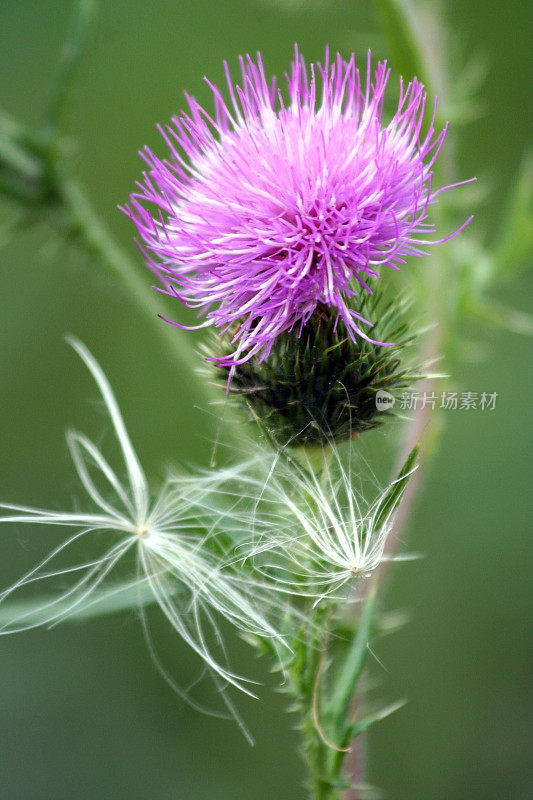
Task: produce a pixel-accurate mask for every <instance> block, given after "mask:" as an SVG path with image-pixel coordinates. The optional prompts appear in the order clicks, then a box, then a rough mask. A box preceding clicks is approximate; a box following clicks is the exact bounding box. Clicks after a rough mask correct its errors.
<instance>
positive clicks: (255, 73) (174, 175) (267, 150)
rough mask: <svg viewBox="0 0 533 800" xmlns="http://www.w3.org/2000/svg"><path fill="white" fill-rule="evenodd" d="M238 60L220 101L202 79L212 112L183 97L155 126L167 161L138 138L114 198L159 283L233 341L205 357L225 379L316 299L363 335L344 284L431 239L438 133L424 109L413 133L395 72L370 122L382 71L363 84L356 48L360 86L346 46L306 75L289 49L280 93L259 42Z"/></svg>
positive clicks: (414, 111) (411, 99)
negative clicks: (394, 94) (387, 117)
mask: <svg viewBox="0 0 533 800" xmlns="http://www.w3.org/2000/svg"><path fill="white" fill-rule="evenodd" d="M240 66H241V73H242V86H235V85H234V84H233V82H232V80H231V77H230V74H229V70H228V67H227V65H225V68H226V77H227V83H228V89H229V96H230V102H229V103H226V102H225V101H224V99H223V97H222V94H221V92H220V91H219V89H218V88H217V87H216V86H214V85H212V84H211V83H210V82H209V81H207V82H208V85H209V86H210V88H211V90H212V92H213V96H214V105H215V112H214V116H211V115H210V114H209V113H208V112H207V111H206V110H205V109H203V108H202V107H201V106H200V105H199V104H198V103H197V101H196V100H194V98H191V97H188V96H187V101H188V104H189V112H188V113H185V112H182V113H181V114H180V115H179V116H177V117H174V118H173V120H172V125H169V126H167V127H166V128H165V129H163V128H162V127H161V126H160V127H159V130H160V133H161V135H162V136H163V138H164V140H165V142H166V143H167V145H168V147H169V148H170V158H169V159H168V160H161V159H160V158H158V157H157V156H156V155H154V153H152V152H151V150H149V149H148V148H147V147H145V148H144V150H143V151H142V152H141V155H142V157H143V158H144V160H145V161H146V163H147V164H148V167H149V170H148V172H145V173H144V181H143V183H139V184H138V186H139V189H140V192H136V193H134V194H132V195H131V197H130V200H131V206H129V207H128V208H126V209H124V210H125V211H126V213H127V214H128V215H129V216H130V217H131V219H133V221H134V222H135V224H136V225H137V228H138V230H139V233H140V235H141V237H142V239H143V241H144V245H145V246H144V247H143V248H142V249H143V252H145V254H146V257H147V260H148V266H149V267H150V268H151V269H152V270H153V272H154V273H156V274H157V276H158V277H159V279H160V280H161V282H162V284H163V287H164V288H162V289H161V291H163V292H165V293H166V294H169V295H171V296H175V297H178V298H179V299H180V300H181V301H182V303H184V304H185V305H186V306H188V307H189V308H195V309H198V310H199V311H200V312H202V313H203V314H204V315H205V317H206V319H205V321H204V322H203V323H202V325H199V326H198V327H203V326H205V325H214V326H216V327H217V328H218V329H220V331H221V332H222V333H224V332H227V331H230V335H231V337H232V339H231V340H232V343H233V345H234V347H235V349H234V352H232V353H231V354H230V355H221V356H218V357H216V358H215V359H213V360H215V361H216V362H217V363H218V364H220V365H221V366H226V367H230V368H231V370H230V379H231V375H232V374H233V371H234V369H235V367H236V366H237V365H238V364H241V363H243V362H245V361H247V360H248V359H249V358H251V357H252V356H254V355H257V356H258V359H259V361H262V360H263V359H265V358H266V357H267V356H268V354H269V352H270V351H271V348H272V345H273V343H274V342H275V340H276V337H277V336H278V335H279V334H280V333H282V332H283V331H287V330H291V329H292V328H293V327H294V326H295V325H298V326H299V328H300V330H301V328H302V327H303V326H304V325H305V323H306V322H307V321H308V320H309V318H310V317H311V315H312V314H313V312H314V310H315V309H316V307H317V305H318V304H319V303H321V304H325V305H328V306H330V307H333V308H334V309H335V310H336V312H337V318H339V317H340V318H341V319H342V321H343V323H344V325H345V327H346V330H347V332H348V334H349V336H350V337H351V338H352V339H354V338H355V337H357V336H363V337H364V338H369V337H368V335H367V334H366V333H365V332H364V331H363V330H362V329H361V325H371V324H372V323H371V322H370V321H369V320H366V319H364V318H363V317H362V315H361V314H359V313H358V311H357V308H356V307H355V308H354V307H353V306H356V305H357V304H356V301H354V300H353V298H354V296H355V295H356V294H357V291H358V290H360V288H361V287H362V288H363V290H366V291H368V292H370V293H371V289H370V287H369V286H368V284H367V280H368V279H374V278H377V277H379V275H378V269H379V267H381V266H387V267H391V268H393V269H398V264H400V263H405V257H406V256H421V255H425V252H424V250H423V249H422V248H423V246H424V245H428V244H435V243H436V242H430V241H428V240H427V238H426V237H427V234H428V233H429V232H432V231H433V230H434V229H433V226H432V225H431V224H430V223H428V222H426V219H427V213H428V207H429V206H430V205H431V204H432V203H434V202H435V198H436V197H437V195H438V194H439V192H440V191H442V189H438V190H436V191H434V190H433V188H432V166H433V164H434V162H435V159H436V158H437V156H438V154H439V151H440V149H441V147H442V144H443V142H444V138H445V135H446V129H447V126H445V127H444V129H443V130H442V131H440V132H439V133H437V132H436V131H435V127H434V122H435V111H436V105H435V106H434V109H433V114H432V118H431V121H430V123H429V126H428V127H427V131H426V132H425V133H424V135H422V134H421V130H422V122H423V117H424V110H425V105H426V95H425V93H424V87H423V86H422V85H421V84H420V83H419V82H418V81H417V80H416V79H414V80H413V81H412V82H411V83H409V85H408V86H404V84H403V81H400V97H399V100H398V107H397V110H396V112H395V113H394V115H393V117H392V119H391V121H390V122H389V123H388V125H386V126H382V110H383V99H384V94H385V88H386V85H387V80H388V78H389V74H390V70H389V69H388V68H387V65H386V63H385V62H384V63H380V64H378V66H377V68H376V70H375V73H374V77H373V80H372V76H371V65H370V53H369V54H368V63H367V74H366V82H365V83H362V81H361V76H360V73H359V70H358V69H356V66H355V56H354V55H352V56H351V58H350V60H349V61H344V60H343V59H342V58H341V57H340V55H337V57H336V59H335V60H334V62H333V63H330V62H329V56H328V52H327V51H326V58H325V63H324V64H323V65H322V64H317V65H316V66H315V65H314V64H311V66H310V70H309V71H308V69H307V67H306V65H305V61H304V59H303V57H302V56H300V55H299V54H298V50H297V49H296V52H295V57H294V60H293V63H292V70H291V73H290V75H287V76H286V79H287V85H288V95H289V102H288V103H286V102H285V101H284V99H283V97H282V95H281V93H280V92H279V90H278V89H277V88H276V83H275V81H272V82H271V83H268V82H267V80H266V77H265V73H264V69H263V64H262V61H261V57H260V55H259V54H258V55H257V61H256V62H254V61H253V60H252V59H251V58H250V56H247V57H246V59H242V58H241V59H240ZM445 188H450V187H445ZM465 224H466V223H465ZM462 227H464V226H462ZM461 229H462V228H460V229H459V230H461ZM457 232H458V231H456V233H457ZM452 235H454V234H452ZM447 238H450V237H447ZM441 241H445V240H441ZM167 321H169V320H167ZM173 324H176V325H178V327H185V326H182V325H179V324H178V323H173ZM370 341H372V340H370ZM378 344H379V343H378Z"/></svg>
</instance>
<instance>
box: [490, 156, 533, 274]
mask: <svg viewBox="0 0 533 800" xmlns="http://www.w3.org/2000/svg"><path fill="white" fill-rule="evenodd" d="M532 253H533V153H530V154H528V155H527V156H526V157H525V159H524V162H523V164H522V166H521V168H520V172H519V173H518V176H517V179H516V182H515V184H514V187H513V190H512V192H511V196H510V197H509V201H508V203H507V207H506V209H505V212H504V219H503V223H502V227H501V233H500V236H499V239H498V241H497V242H496V245H495V248H494V250H493V257H494V262H495V264H496V270H497V274H498V275H499V276H502V277H503V276H505V277H507V276H508V275H516V274H517V273H518V272H519V271H520V269H521V268H522V267H524V266H525V265H526V264H527V261H528V259H529V258H530V257H531V255H532Z"/></svg>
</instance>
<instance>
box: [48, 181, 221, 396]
mask: <svg viewBox="0 0 533 800" xmlns="http://www.w3.org/2000/svg"><path fill="white" fill-rule="evenodd" d="M58 194H59V197H60V200H61V202H62V203H63V204H64V206H65V208H66V209H67V210H68V212H69V213H70V217H71V223H70V224H71V225H72V228H73V233H74V234H76V235H77V236H78V237H79V240H80V242H81V244H82V246H83V248H84V249H85V250H86V252H87V253H88V254H89V255H92V256H94V257H95V258H97V259H98V261H99V262H100V263H101V264H102V265H103V266H104V267H105V268H106V269H107V270H108V271H109V272H110V273H111V274H112V275H115V276H116V277H118V278H120V282H121V286H123V287H124V288H125V289H126V291H128V292H129V295H130V297H131V299H132V300H134V301H135V302H136V304H137V305H138V306H139V307H140V309H141V310H142V311H143V313H144V315H145V316H146V317H147V318H148V319H149V320H150V321H151V322H152V323H155V327H156V330H157V331H158V333H159V336H160V337H161V339H162V340H163V341H164V343H165V346H166V347H167V348H168V350H169V351H170V353H171V354H172V356H173V357H177V359H178V360H179V362H180V365H181V366H182V367H183V368H185V369H186V370H187V371H188V377H187V380H188V381H189V382H190V381H191V379H193V380H196V381H197V384H198V390H199V391H200V392H201V393H202V394H205V392H206V382H205V381H204V379H200V377H199V376H198V378H196V374H197V373H196V367H197V366H198V362H199V357H198V354H197V352H196V349H195V348H194V347H192V346H191V344H190V342H189V341H188V337H187V334H186V333H185V332H183V331H176V330H174V328H173V327H172V326H171V325H169V324H168V323H165V322H162V321H161V320H160V319H159V318H158V317H159V313H160V311H161V309H160V307H159V303H158V302H157V300H156V294H155V292H154V291H153V290H152V289H151V287H150V285H149V284H148V281H146V280H144V279H143V278H142V277H141V275H140V274H139V273H138V271H137V269H136V267H135V265H134V263H133V262H132V261H131V260H130V259H129V258H128V256H127V255H126V253H125V252H124V250H123V249H122V248H121V247H120V245H119V244H118V243H117V242H116V240H115V239H114V237H113V235H112V234H111V232H110V231H109V230H108V228H107V227H106V226H105V224H104V223H103V222H102V220H101V219H100V218H99V216H98V214H97V212H96V211H95V209H94V207H93V205H92V203H91V201H90V200H89V198H88V196H87V194H86V192H85V191H84V189H83V187H82V186H81V185H80V184H79V183H78V182H77V181H76V180H75V179H73V178H70V177H63V178H61V179H60V180H59V182H58ZM209 388H210V390H211V391H212V392H213V393H214V389H213V388H211V387H209ZM217 397H219V394H218V392H217ZM219 399H220V397H219Z"/></svg>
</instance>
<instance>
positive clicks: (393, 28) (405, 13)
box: [376, 0, 428, 87]
mask: <svg viewBox="0 0 533 800" xmlns="http://www.w3.org/2000/svg"><path fill="white" fill-rule="evenodd" d="M376 6H377V9H378V15H379V19H380V21H381V26H382V28H383V30H384V32H385V35H386V37H387V41H388V44H389V51H390V53H391V59H392V63H393V64H394V67H395V69H396V70H397V71H398V72H399V73H400V74H401V75H403V76H404V78H406V79H407V80H411V78H413V77H414V76H416V77H417V78H418V80H420V81H421V82H422V83H423V84H424V85H425V86H426V87H427V86H428V75H427V74H426V69H425V63H424V56H423V53H422V51H421V48H420V46H419V44H418V39H417V35H416V30H415V24H414V12H413V9H412V6H411V4H410V3H409V2H407V0H376Z"/></svg>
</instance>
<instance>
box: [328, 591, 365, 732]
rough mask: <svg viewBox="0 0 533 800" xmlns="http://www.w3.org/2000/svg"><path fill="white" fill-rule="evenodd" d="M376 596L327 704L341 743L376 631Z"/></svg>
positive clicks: (361, 620) (346, 657)
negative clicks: (373, 634)
mask: <svg viewBox="0 0 533 800" xmlns="http://www.w3.org/2000/svg"><path fill="white" fill-rule="evenodd" d="M375 611H376V594H375V591H373V592H371V594H370V595H369V597H368V599H367V601H366V603H365V605H364V607H363V612H362V614H361V617H360V619H359V624H358V626H357V630H356V631H355V634H354V637H353V639H352V642H351V644H350V646H349V647H348V651H347V653H346V655H345V657H344V661H343V663H342V665H341V668H340V671H339V674H338V675H337V676H335V678H334V689H333V692H332V694H331V697H330V699H329V701H328V703H327V704H326V709H325V719H327V720H328V721H329V722H330V724H331V726H332V731H333V733H334V734H335V735H336V737H337V740H339V739H341V738H343V737H344V733H345V726H346V717H347V715H348V711H349V708H350V701H351V699H352V695H353V692H354V689H355V684H356V683H357V681H358V680H359V677H360V675H361V672H362V671H363V667H364V665H365V660H366V656H367V652H368V647H367V646H368V641H369V639H370V637H371V635H372V630H373V628H374V620H375Z"/></svg>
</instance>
